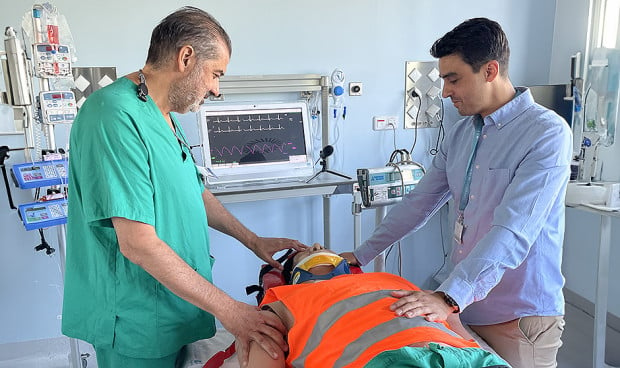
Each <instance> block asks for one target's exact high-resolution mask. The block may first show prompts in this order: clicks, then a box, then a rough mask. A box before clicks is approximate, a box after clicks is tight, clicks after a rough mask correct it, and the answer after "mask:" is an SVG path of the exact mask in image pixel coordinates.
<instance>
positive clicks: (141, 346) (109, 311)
mask: <svg viewBox="0 0 620 368" xmlns="http://www.w3.org/2000/svg"><path fill="white" fill-rule="evenodd" d="M136 88H137V87H136V85H135V84H134V83H133V82H132V81H130V80H129V79H127V78H121V79H119V80H117V81H116V82H114V83H113V84H111V85H109V86H107V87H105V88H103V89H100V90H98V91H96V92H95V93H93V94H92V95H91V96H89V97H88V99H87V100H86V101H85V103H84V105H83V106H82V108H81V109H80V111H79V113H78V115H77V118H76V120H75V123H74V124H73V127H72V129H71V138H70V152H69V194H68V201H69V205H68V206H69V207H68V211H69V217H68V223H67V246H66V251H67V256H66V272H65V287H64V301H63V319H62V331H63V333H64V334H65V335H68V336H71V337H75V338H79V339H82V340H85V341H88V342H89V343H91V344H93V345H94V346H97V347H102V348H104V347H108V348H113V349H115V350H117V351H118V352H119V353H120V354H123V355H127V356H129V357H135V358H159V357H162V356H167V355H170V354H172V353H173V352H175V351H177V350H179V348H180V347H181V346H183V345H185V344H188V343H191V342H193V341H196V340H199V339H203V338H208V337H211V336H213V335H214V333H215V321H214V318H213V316H212V315H210V314H208V313H206V312H205V311H203V310H201V309H199V308H197V307H195V306H194V305H192V304H190V303H188V302H186V301H184V300H182V299H181V298H179V297H177V296H176V295H174V294H173V293H172V292H171V291H170V290H168V289H167V288H166V287H165V286H163V285H162V284H160V283H159V282H158V281H157V280H155V279H154V278H153V277H151V276H150V275H149V274H148V273H147V272H146V271H144V270H143V269H142V268H141V267H139V266H137V265H136V264H134V263H132V262H130V261H129V260H128V259H127V258H125V257H124V256H123V255H122V254H121V252H120V250H119V245H118V240H117V238H116V233H115V231H114V228H113V227H112V221H111V218H112V217H123V218H127V219H130V220H133V221H138V222H142V223H146V224H149V225H152V226H154V228H155V230H156V232H157V235H158V236H159V238H161V239H162V240H163V241H164V242H166V244H168V245H169V246H170V247H171V248H172V249H173V250H174V251H175V252H176V253H177V254H178V255H179V256H180V257H181V258H183V259H184V260H185V262H187V263H188V264H189V265H190V266H191V267H192V268H194V269H195V270H196V271H197V272H198V273H199V274H200V275H202V276H203V277H204V278H205V279H207V280H209V281H212V275H211V266H212V258H211V256H210V253H209V233H208V224H207V216H206V213H205V208H204V204H203V200H202V192H203V190H204V186H203V184H202V181H201V179H200V174H199V172H198V170H197V168H196V166H195V164H194V162H193V160H192V156H191V154H190V152H189V149H188V148H187V147H186V146H185V145H181V144H180V143H179V141H178V140H177V137H176V136H175V134H174V133H173V131H172V130H171V129H170V127H169V126H168V124H167V122H166V121H165V119H164V117H163V116H162V113H161V111H160V110H159V109H158V107H157V106H156V104H155V103H154V101H153V100H152V99H151V98H150V97H149V98H148V100H147V101H146V102H143V101H141V100H140V99H138V97H137V96H136ZM175 124H176V126H177V135H178V136H179V139H183V140H184V139H185V138H184V134H183V132H182V130H181V128H180V126H179V125H178V124H177V123H176V122H175ZM182 152H185V156H186V157H185V159H183V157H182Z"/></svg>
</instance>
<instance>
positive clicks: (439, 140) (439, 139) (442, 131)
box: [428, 98, 446, 156]
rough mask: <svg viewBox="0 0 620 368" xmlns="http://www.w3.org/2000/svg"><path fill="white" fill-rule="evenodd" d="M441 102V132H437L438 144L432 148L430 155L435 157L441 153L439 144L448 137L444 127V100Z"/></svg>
mask: <svg viewBox="0 0 620 368" xmlns="http://www.w3.org/2000/svg"><path fill="white" fill-rule="evenodd" d="M440 101H441V116H440V118H439V119H440V120H439V131H438V132H437V142H435V148H431V149H430V150H429V151H428V153H430V154H431V155H432V156H435V155H436V154H437V153H438V152H439V144H440V143H441V142H443V138H444V137H445V136H446V131H445V129H444V127H443V117H444V106H443V98H442V99H440Z"/></svg>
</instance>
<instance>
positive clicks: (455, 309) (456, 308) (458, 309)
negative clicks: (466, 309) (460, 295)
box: [441, 292, 461, 313]
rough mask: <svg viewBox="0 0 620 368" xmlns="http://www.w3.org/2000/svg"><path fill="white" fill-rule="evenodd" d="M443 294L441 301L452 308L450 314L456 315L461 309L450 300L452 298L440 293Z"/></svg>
mask: <svg viewBox="0 0 620 368" xmlns="http://www.w3.org/2000/svg"><path fill="white" fill-rule="evenodd" d="M441 293H442V294H443V301H444V302H446V304H448V305H449V306H450V307H452V313H458V312H459V311H460V310H461V308H459V305H458V304H457V302H456V301H455V300H454V299H452V297H451V296H450V295H448V294H446V293H444V292H441Z"/></svg>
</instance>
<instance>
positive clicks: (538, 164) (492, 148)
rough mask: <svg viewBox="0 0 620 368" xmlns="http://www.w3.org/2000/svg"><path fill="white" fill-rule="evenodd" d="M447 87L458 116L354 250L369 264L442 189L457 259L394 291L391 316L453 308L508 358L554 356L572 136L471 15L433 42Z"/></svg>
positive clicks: (497, 37) (493, 32)
mask: <svg viewBox="0 0 620 368" xmlns="http://www.w3.org/2000/svg"><path fill="white" fill-rule="evenodd" d="M431 54H432V55H433V56H434V57H436V58H438V59H439V72H440V75H441V77H442V79H443V80H444V87H443V97H444V98H450V99H451V100H452V103H453V104H454V106H455V108H456V109H457V110H458V112H459V113H460V114H461V115H462V116H466V117H465V118H464V119H462V120H460V121H459V122H457V123H456V124H455V126H454V127H453V129H451V130H450V131H449V132H447V134H446V137H445V139H444V141H443V143H442V145H441V149H440V150H439V153H438V154H437V156H436V157H435V158H434V160H433V163H432V167H431V168H430V170H428V172H427V173H426V175H425V176H424V177H423V179H422V180H421V181H420V182H419V184H418V185H417V186H416V187H415V189H414V190H413V191H412V192H411V193H409V194H408V195H407V196H406V197H405V198H404V199H403V201H402V202H400V203H399V204H397V205H395V206H394V207H393V209H392V210H391V211H390V212H389V214H388V215H387V216H386V218H385V219H384V220H383V222H382V223H381V225H380V226H379V227H378V228H377V230H376V231H375V232H374V234H373V235H372V236H371V237H370V238H369V239H368V240H367V241H366V242H365V243H364V244H362V245H361V246H360V247H359V248H358V249H356V250H355V251H354V252H353V253H344V254H343V256H345V258H347V259H348V260H349V261H350V262H351V263H360V264H362V265H365V264H367V263H368V262H369V261H370V260H372V259H373V258H374V257H376V256H377V255H378V254H380V253H381V252H382V251H383V250H385V249H386V248H387V247H388V246H389V245H391V244H392V243H394V242H396V241H398V240H399V239H401V238H402V237H403V236H405V235H406V234H408V233H409V232H411V231H415V230H417V229H419V228H420V227H422V226H423V225H424V224H425V223H426V221H427V220H428V219H429V218H430V217H431V216H433V214H434V213H435V212H437V210H439V209H440V208H441V207H442V206H443V205H444V204H445V203H446V202H447V201H448V200H449V199H450V198H453V199H454V202H455V206H456V214H457V215H456V219H455V221H454V246H453V254H452V261H453V263H454V269H453V271H452V272H451V273H450V275H449V276H448V278H447V279H446V280H445V281H444V282H443V283H442V284H441V285H440V286H439V288H438V289H437V290H436V291H435V292H422V291H418V292H413V291H403V292H395V293H393V295H394V296H396V297H399V298H400V299H399V300H398V301H397V302H395V303H394V304H393V305H392V308H393V309H394V310H395V312H396V313H397V314H399V315H404V316H406V317H414V316H419V315H426V316H427V318H428V319H431V320H433V319H441V320H443V319H445V318H446V316H447V315H448V314H449V313H452V312H460V313H461V319H462V320H463V322H465V323H467V324H469V325H470V326H471V327H472V329H473V330H474V331H476V332H477V333H478V334H479V335H480V336H482V337H483V338H484V339H485V340H486V341H487V342H488V343H489V345H490V346H491V347H493V348H494V349H495V350H496V351H497V352H498V353H499V354H500V355H501V356H502V357H503V358H504V359H506V360H507V361H508V362H509V363H510V364H511V365H512V366H513V367H528V368H532V367H555V366H556V365H557V363H556V354H557V351H558V348H559V347H560V346H561V341H560V338H561V334H562V330H563V325H564V319H563V315H564V297H563V295H562V287H563V285H564V277H563V276H562V274H561V258H562V243H563V238H564V195H565V191H566V185H567V183H568V180H569V175H570V160H571V153H572V152H571V150H572V135H571V131H570V128H569V126H568V124H567V123H566V122H565V121H564V120H563V119H562V118H561V117H559V116H558V115H557V114H556V113H554V112H552V111H550V110H548V109H546V108H544V107H542V106H540V105H538V104H536V103H535V102H534V100H533V98H532V95H531V93H530V91H529V90H528V89H527V88H522V87H517V88H515V87H514V86H513V85H512V83H511V82H510V79H509V77H508V59H509V56H510V50H509V47H508V41H507V39H506V35H505V34H504V32H503V31H502V29H501V27H500V25H499V24H497V23H496V22H494V21H491V20H488V19H485V18H476V19H470V20H467V21H465V22H463V23H462V24H460V25H459V26H457V27H456V28H454V29H453V30H452V31H450V32H448V33H447V34H446V35H445V36H444V37H442V38H440V39H439V40H437V41H436V42H435V44H434V45H433V47H432V48H431Z"/></svg>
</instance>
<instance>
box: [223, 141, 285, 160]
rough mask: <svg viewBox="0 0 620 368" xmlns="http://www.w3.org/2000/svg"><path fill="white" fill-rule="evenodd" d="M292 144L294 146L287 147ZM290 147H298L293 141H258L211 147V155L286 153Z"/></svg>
mask: <svg viewBox="0 0 620 368" xmlns="http://www.w3.org/2000/svg"><path fill="white" fill-rule="evenodd" d="M287 146H292V147H287ZM287 148H290V149H292V150H295V149H297V147H295V146H293V145H292V143H283V144H273V143H262V144H260V143H256V144H253V145H244V146H231V147H226V146H224V147H219V148H211V156H218V157H223V156H225V155H228V156H233V155H239V156H243V155H247V154H251V155H254V154H265V153H272V152H276V151H278V152H280V153H286V152H287V151H288V150H287Z"/></svg>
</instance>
